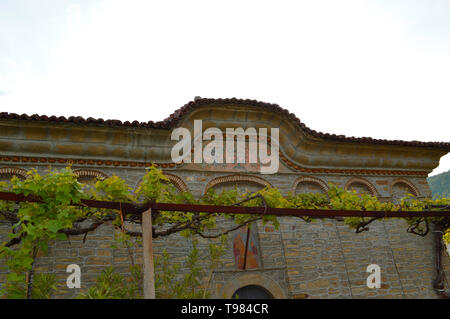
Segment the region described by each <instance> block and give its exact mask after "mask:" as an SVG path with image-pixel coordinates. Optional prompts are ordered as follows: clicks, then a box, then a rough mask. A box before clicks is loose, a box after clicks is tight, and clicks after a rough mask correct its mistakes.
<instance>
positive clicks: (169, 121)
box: [0, 98, 450, 150]
mask: <svg viewBox="0 0 450 319" xmlns="http://www.w3.org/2000/svg"><path fill="white" fill-rule="evenodd" d="M211 103H214V104H230V105H231V104H233V105H247V106H256V107H261V108H264V109H268V110H271V111H273V112H276V113H279V114H284V115H285V116H286V117H288V118H289V119H290V120H292V121H293V122H295V123H296V124H297V125H298V126H299V127H300V128H301V129H302V130H303V131H304V132H306V133H307V134H309V135H311V136H313V137H318V138H323V139H326V140H330V141H338V142H353V143H367V144H382V145H399V146H414V147H429V148H436V149H442V150H450V142H420V141H401V140H385V139H374V138H371V137H353V136H352V137H347V136H345V135H336V134H329V133H322V132H317V131H315V130H312V129H310V128H309V127H307V126H306V125H305V124H304V123H302V122H301V121H300V119H298V118H297V117H296V116H295V114H294V113H290V112H289V111H288V110H286V109H283V108H282V107H280V106H279V105H278V104H272V103H265V102H260V101H256V100H249V99H237V98H231V99H209V98H196V99H195V100H194V101H191V102H189V103H186V104H185V105H184V106H182V107H180V108H179V109H177V110H176V111H175V112H174V113H172V114H171V115H170V116H169V117H167V118H166V119H164V120H163V121H158V122H153V121H148V122H139V121H133V122H130V121H125V122H122V121H120V120H104V119H94V118H92V117H89V118H87V119H85V118H83V117H81V116H71V117H69V118H66V117H64V116H59V117H57V116H47V115H38V114H34V115H26V114H22V115H19V114H15V113H7V112H2V113H0V120H3V119H5V120H32V121H45V122H55V123H74V124H94V125H106V126H121V127H145V128H156V129H172V128H174V127H176V125H177V124H178V123H180V122H181V121H182V120H183V119H184V117H185V116H186V115H187V114H188V113H190V112H191V111H193V110H194V109H195V108H197V107H199V106H202V105H207V104H211Z"/></svg>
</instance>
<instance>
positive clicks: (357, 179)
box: [344, 177, 378, 197]
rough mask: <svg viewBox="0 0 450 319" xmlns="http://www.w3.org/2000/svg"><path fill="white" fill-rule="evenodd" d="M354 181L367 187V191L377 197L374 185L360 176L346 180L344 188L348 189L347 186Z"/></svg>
mask: <svg viewBox="0 0 450 319" xmlns="http://www.w3.org/2000/svg"><path fill="white" fill-rule="evenodd" d="M354 183H358V184H363V185H364V186H366V187H367V188H368V189H369V191H370V192H371V193H372V195H373V196H377V197H378V192H377V189H376V188H375V186H373V185H372V184H371V183H370V182H369V181H368V180H366V179H364V178H361V177H352V178H350V179H349V180H348V182H347V183H346V184H345V186H344V189H345V190H348V189H349V187H350V186H351V185H352V184H354Z"/></svg>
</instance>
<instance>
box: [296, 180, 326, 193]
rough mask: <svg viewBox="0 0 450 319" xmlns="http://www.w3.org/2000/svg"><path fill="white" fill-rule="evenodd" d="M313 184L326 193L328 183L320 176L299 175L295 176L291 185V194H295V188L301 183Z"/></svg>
mask: <svg viewBox="0 0 450 319" xmlns="http://www.w3.org/2000/svg"><path fill="white" fill-rule="evenodd" d="M305 183H307V184H313V185H315V186H316V187H317V188H319V189H320V190H321V191H322V192H323V193H324V194H327V193H328V185H327V184H326V183H325V182H324V181H322V180H321V179H320V178H317V177H312V176H300V177H299V178H297V179H296V180H295V182H294V184H293V185H292V194H295V193H296V191H297V188H298V186H299V185H301V184H305Z"/></svg>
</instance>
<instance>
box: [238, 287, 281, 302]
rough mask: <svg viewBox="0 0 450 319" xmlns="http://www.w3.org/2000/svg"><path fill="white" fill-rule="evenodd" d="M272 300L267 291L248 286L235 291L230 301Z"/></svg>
mask: <svg viewBox="0 0 450 319" xmlns="http://www.w3.org/2000/svg"><path fill="white" fill-rule="evenodd" d="M236 298H237V299H273V296H272V294H271V293H270V292H268V291H267V289H265V288H263V287H261V286H257V285H248V286H245V287H241V288H239V289H238V290H236V291H235V292H234V294H233V296H232V297H231V299H236Z"/></svg>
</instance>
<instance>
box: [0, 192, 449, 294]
mask: <svg viewBox="0 0 450 319" xmlns="http://www.w3.org/2000/svg"><path fill="white" fill-rule="evenodd" d="M0 200H8V201H15V202H36V203H39V202H42V200H41V199H39V198H37V197H35V196H25V195H23V194H16V193H13V192H0ZM73 205H74V206H83V207H90V208H99V209H102V208H103V209H114V210H120V211H121V212H122V213H123V214H133V215H141V216H142V239H143V240H142V242H143V254H144V256H143V259H144V262H143V263H144V298H146V299H154V298H155V281H154V264H153V248H152V235H153V234H152V212H156V211H178V212H192V213H210V214H250V215H274V216H296V217H312V218H333V217H372V218H408V217H411V218H413V217H450V210H448V209H450V206H431V207H430V208H438V209H440V210H422V211H401V210H400V211H361V210H335V209H303V208H271V207H243V206H219V205H194V204H174V203H157V202H146V203H143V204H141V203H124V202H115V201H100V200H88V199H82V200H81V201H80V203H74V204H73ZM436 233H438V231H436ZM248 238H249V231H247V240H246V249H245V257H244V270H245V266H246V265H245V261H246V257H247V249H248ZM442 250H443V245H442V234H440V235H439V234H437V236H436V270H437V277H436V279H435V280H434V282H433V288H434V289H435V290H436V292H438V293H439V294H440V295H441V296H443V297H446V298H450V294H449V293H448V292H447V291H445V289H444V286H443V278H442V277H443V271H442V258H441V256H442Z"/></svg>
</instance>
